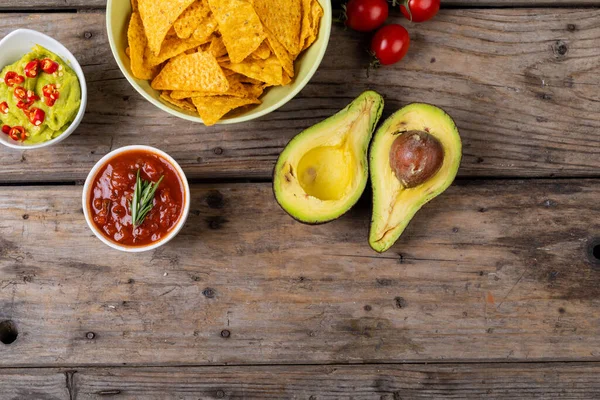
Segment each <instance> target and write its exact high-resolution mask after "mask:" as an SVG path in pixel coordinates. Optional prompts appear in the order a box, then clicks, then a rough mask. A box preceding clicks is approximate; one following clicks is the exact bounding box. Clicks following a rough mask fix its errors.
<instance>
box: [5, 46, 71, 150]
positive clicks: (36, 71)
mask: <svg viewBox="0 0 600 400" xmlns="http://www.w3.org/2000/svg"><path fill="white" fill-rule="evenodd" d="M80 104H81V87H80V86H79V79H77V75H76V74H75V72H74V71H73V70H72V69H71V68H70V67H69V66H68V65H67V64H66V63H65V62H64V61H63V60H62V59H61V58H60V57H59V56H57V55H56V54H54V53H52V52H51V51H49V50H47V49H45V48H43V47H42V46H39V45H37V46H35V47H34V48H33V49H32V51H31V52H30V53H29V54H26V55H25V56H24V57H23V58H21V59H20V60H19V61H17V62H16V63H14V64H12V65H8V66H6V67H4V69H2V72H1V73H0V122H1V125H2V132H3V133H4V134H7V135H9V136H10V137H11V138H12V139H13V140H19V141H23V142H24V143H25V144H35V143H42V142H46V141H48V140H50V139H53V138H55V137H57V136H59V135H60V134H62V133H63V132H64V131H65V130H67V128H68V127H69V125H71V123H72V122H73V120H74V119H75V116H76V115H77V112H78V111H79V106H80Z"/></svg>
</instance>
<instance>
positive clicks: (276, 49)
mask: <svg viewBox="0 0 600 400" xmlns="http://www.w3.org/2000/svg"><path fill="white" fill-rule="evenodd" d="M267 41H268V42H269V47H270V48H271V50H272V51H273V53H275V56H276V57H277V59H278V60H279V62H280V63H281V66H282V67H283V69H284V71H285V72H287V73H288V75H289V76H291V77H293V76H294V60H293V58H292V56H291V55H290V53H289V52H288V51H287V50H286V49H285V47H283V45H282V44H281V43H279V41H278V40H277V39H275V37H274V36H273V34H272V33H271V32H269V31H267Z"/></svg>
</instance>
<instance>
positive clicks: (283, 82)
mask: <svg viewBox="0 0 600 400" xmlns="http://www.w3.org/2000/svg"><path fill="white" fill-rule="evenodd" d="M291 82H292V78H291V77H290V76H289V75H288V74H287V72H285V71H283V77H282V79H281V86H286V85H289V84H290V83H291Z"/></svg>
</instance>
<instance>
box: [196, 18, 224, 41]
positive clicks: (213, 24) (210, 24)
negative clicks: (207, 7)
mask: <svg viewBox="0 0 600 400" xmlns="http://www.w3.org/2000/svg"><path fill="white" fill-rule="evenodd" d="M218 26H219V24H218V23H217V20H216V19H215V18H214V17H213V16H212V14H209V15H208V17H206V18H204V20H203V21H202V23H201V24H200V26H198V28H196V30H195V31H194V33H192V37H193V38H194V39H196V40H200V41H203V40H206V39H207V38H209V37H211V36H212V34H213V33H214V31H215V30H216V29H217V27H218Z"/></svg>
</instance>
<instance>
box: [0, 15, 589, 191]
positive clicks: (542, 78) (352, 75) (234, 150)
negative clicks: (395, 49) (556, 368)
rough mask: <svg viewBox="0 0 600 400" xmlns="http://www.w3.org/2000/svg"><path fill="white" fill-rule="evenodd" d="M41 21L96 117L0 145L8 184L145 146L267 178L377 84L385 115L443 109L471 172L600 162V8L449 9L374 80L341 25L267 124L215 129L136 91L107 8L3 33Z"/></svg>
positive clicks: (194, 172) (18, 20)
mask: <svg viewBox="0 0 600 400" xmlns="http://www.w3.org/2000/svg"><path fill="white" fill-rule="evenodd" d="M31 25H35V26H36V27H37V28H38V29H39V30H41V31H44V32H47V33H49V34H51V35H52V36H54V37H57V38H58V39H59V40H61V41H62V42H64V43H65V44H66V45H67V46H68V47H69V48H70V49H72V50H73V51H74V52H75V54H76V56H77V57H78V59H79V60H80V61H81V62H82V64H83V66H84V70H85V72H86V75H87V78H88V81H89V83H88V85H89V89H90V100H89V106H88V113H87V115H86V118H85V119H84V122H83V124H82V125H81V127H80V129H79V130H78V131H77V132H76V133H75V134H74V135H73V136H72V137H70V138H69V139H68V140H67V141H65V142H64V144H60V145H58V146H55V147H53V148H51V149H48V150H43V151H35V152H25V153H24V154H22V153H20V152H16V151H9V150H7V149H4V150H3V151H2V152H0V181H47V180H53V181H56V180H82V179H84V178H85V176H86V175H87V172H88V171H89V169H90V168H91V167H92V165H93V164H94V162H95V161H97V160H98V159H99V158H100V157H101V156H102V155H104V154H105V153H106V152H108V151H109V150H110V149H111V148H116V147H120V146H124V145H128V144H140V143H143V144H150V145H154V146H158V147H160V148H162V149H163V150H166V151H167V152H169V153H170V154H171V155H173V156H174V157H175V158H176V159H177V160H178V161H180V163H181V164H182V165H183V167H184V169H185V170H186V173H187V174H188V175H189V176H190V177H193V178H222V177H237V178H239V177H242V178H248V177H254V178H263V179H265V178H269V177H270V174H271V170H272V167H273V164H274V162H275V160H276V157H277V156H278V154H279V152H280V151H281V149H282V148H283V146H284V145H285V144H286V143H287V141H288V140H289V139H290V138H291V137H292V136H294V135H295V134H296V133H298V132H299V131H301V130H302V129H304V128H306V127H308V126H310V125H312V124H314V123H316V122H317V121H319V120H322V119H323V118H325V117H327V116H328V115H330V114H332V113H333V112H335V111H337V110H338V109H340V108H342V107H343V106H344V105H346V104H347V103H348V102H349V101H350V100H351V99H352V98H353V97H354V96H356V95H358V94H359V93H360V92H361V91H362V90H365V89H367V88H371V89H375V90H378V91H380V92H381V93H383V94H385V96H386V99H387V108H386V115H389V114H390V113H391V112H392V111H393V110H395V109H397V108H399V107H401V106H402V105H404V104H406V103H408V102H412V101H425V102H430V103H434V104H437V105H440V106H442V107H444V108H446V109H447V111H448V112H450V114H451V115H453V116H454V117H455V119H456V122H457V124H458V126H459V128H460V129H461V133H462V136H463V142H464V152H465V157H464V161H463V166H462V169H461V172H460V173H461V174H462V175H463V176H510V177H514V176H533V177H535V176H570V177H573V176H596V175H597V174H598V171H599V170H600V146H599V145H598V143H599V136H598V132H600V129H599V128H600V102H599V101H598V100H599V98H598V93H600V91H599V89H600V84H599V82H600V55H599V54H597V52H596V51H595V49H596V47H595V43H596V42H597V41H598V40H599V39H600V30H599V29H598V26H600V10H595V9H579V10H578V9H517V10H510V9H501V10H492V11H491V10H444V11H443V12H442V13H441V14H440V15H439V17H438V18H437V20H436V21H435V22H431V23H428V24H421V25H418V26H414V27H412V28H411V32H412V37H413V44H412V51H411V53H410V54H409V56H408V57H407V58H406V59H405V60H404V61H403V62H402V63H400V64H399V66H397V67H393V68H382V69H381V70H378V71H376V72H375V73H372V74H371V77H370V78H367V77H366V75H365V69H364V66H365V65H366V64H367V58H366V55H365V54H366V53H365V52H364V51H363V48H364V46H365V44H366V43H365V38H366V36H365V35H359V34H356V33H352V32H349V31H344V30H343V29H341V28H339V27H336V28H335V29H334V30H333V36H332V43H334V45H332V46H330V48H329V50H328V53H327V55H326V57H325V60H324V62H323V65H322V66H321V68H320V69H319V72H318V73H317V74H316V76H315V77H314V79H313V81H312V83H311V84H309V85H308V86H307V87H306V88H305V90H304V91H303V92H302V93H301V94H300V95H299V96H298V97H297V98H296V99H295V100H294V101H292V102H290V103H288V105H286V106H285V107H283V108H282V109H281V110H280V111H278V112H275V113H272V114H271V115H269V116H266V117H264V118H262V119H260V120H258V121H254V122H250V123H245V124H240V125H235V126H217V127H213V128H205V127H203V126H200V125H195V124H191V123H188V122H185V121H180V120H177V119H175V118H172V117H170V116H168V115H167V114H165V113H163V112H161V111H159V110H157V109H155V107H154V106H152V105H151V104H149V103H147V102H146V101H145V100H144V99H142V98H141V96H139V95H137V94H136V93H135V92H134V91H133V89H132V88H131V87H130V86H129V84H128V83H127V82H126V81H125V79H124V78H123V76H122V75H121V73H120V71H119V70H118V68H117V66H116V64H115V62H114V61H113V58H112V55H111V53H110V50H109V48H108V44H107V39H106V36H105V30H104V27H103V25H104V15H103V14H102V13H89V14H87V13H86V14H60V13H59V14H43V15H40V14H35V15H29V16H25V15H21V14H6V15H4V16H3V18H2V20H1V21H0V35H4V34H6V33H8V32H9V31H11V30H13V29H15V28H17V27H19V26H31ZM86 33H87V34H86ZM563 52H566V54H564V55H562V54H561V53H563ZM349 82H351V83H349Z"/></svg>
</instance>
